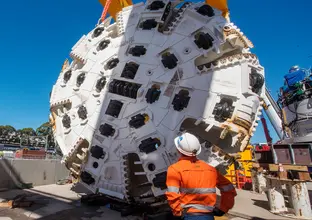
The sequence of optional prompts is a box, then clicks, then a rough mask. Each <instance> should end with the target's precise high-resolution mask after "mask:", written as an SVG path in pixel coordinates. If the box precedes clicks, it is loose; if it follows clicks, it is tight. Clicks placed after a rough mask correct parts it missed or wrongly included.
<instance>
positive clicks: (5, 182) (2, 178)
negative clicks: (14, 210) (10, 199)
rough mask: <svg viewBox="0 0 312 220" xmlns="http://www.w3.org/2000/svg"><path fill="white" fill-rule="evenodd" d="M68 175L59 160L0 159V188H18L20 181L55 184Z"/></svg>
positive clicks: (35, 184) (35, 183)
mask: <svg viewBox="0 0 312 220" xmlns="http://www.w3.org/2000/svg"><path fill="white" fill-rule="evenodd" d="M68 175H69V171H68V170H67V169H66V167H65V166H64V165H63V164H61V162H60V161H59V160H17V159H0V189H1V188H8V189H11V188H16V185H19V184H17V183H18V182H19V183H31V184H32V185H33V186H39V185H47V184H53V183H56V182H57V181H58V180H60V179H64V178H67V177H68Z"/></svg>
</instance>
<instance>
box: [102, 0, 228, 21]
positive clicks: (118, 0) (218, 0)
mask: <svg viewBox="0 0 312 220" xmlns="http://www.w3.org/2000/svg"><path fill="white" fill-rule="evenodd" d="M99 1H100V3H101V4H102V5H103V7H105V5H106V2H107V0H99ZM206 3H207V4H209V5H211V6H212V7H214V8H216V9H218V10H220V11H222V15H223V17H225V18H226V19H228V20H229V9H228V5H227V0H206ZM132 4H133V3H132V0H113V1H111V4H110V6H109V9H108V13H109V14H110V16H112V17H113V18H114V20H116V15H117V13H118V12H119V11H121V10H122V9H123V8H124V7H127V6H130V5H132Z"/></svg>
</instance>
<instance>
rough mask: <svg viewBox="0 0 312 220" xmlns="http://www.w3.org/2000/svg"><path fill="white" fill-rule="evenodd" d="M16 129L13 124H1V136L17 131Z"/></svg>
mask: <svg viewBox="0 0 312 220" xmlns="http://www.w3.org/2000/svg"><path fill="white" fill-rule="evenodd" d="M15 131H16V129H15V128H14V127H13V126H11V125H1V126H0V136H6V135H9V134H10V133H13V132H15Z"/></svg>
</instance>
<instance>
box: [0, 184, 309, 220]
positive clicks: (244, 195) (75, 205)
mask: <svg viewBox="0 0 312 220" xmlns="http://www.w3.org/2000/svg"><path fill="white" fill-rule="evenodd" d="M311 185H312V184H311ZM311 185H309V188H311ZM71 187H72V185H71V184H67V185H45V186H38V187H34V188H32V189H27V190H11V191H6V192H0V198H2V199H6V198H13V197H15V196H16V195H19V194H25V193H26V194H27V195H28V197H27V199H29V200H31V201H34V205H33V206H32V207H30V208H26V209H12V210H11V209H3V208H0V217H6V218H8V217H9V218H11V219H14V220H24V219H38V218H43V217H44V219H45V220H82V219H83V220H97V219H114V220H115V219H116V220H125V219H129V220H136V219H140V220H141V218H139V217H136V216H129V217H121V216H120V213H119V212H116V211H113V210H110V209H108V208H106V207H99V206H97V207H90V206H83V205H82V204H80V203H79V199H80V196H79V195H77V194H76V193H75V192H73V191H71V190H70V189H71ZM237 193H238V195H237V197H236V199H235V206H234V208H233V209H232V210H230V212H229V216H224V217H221V218H217V217H216V220H227V219H231V220H243V219H259V220H260V219H261V220H263V219H276V220H286V219H289V218H285V217H281V216H277V215H274V214H272V213H270V212H269V211H268V208H269V207H268V202H267V198H266V195H264V194H257V193H253V192H250V191H244V190H237ZM0 220H2V219H1V218H0Z"/></svg>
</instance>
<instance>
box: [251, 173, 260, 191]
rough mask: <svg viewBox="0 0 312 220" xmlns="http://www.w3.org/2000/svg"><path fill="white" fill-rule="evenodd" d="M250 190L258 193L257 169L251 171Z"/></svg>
mask: <svg viewBox="0 0 312 220" xmlns="http://www.w3.org/2000/svg"><path fill="white" fill-rule="evenodd" d="M251 182H252V191H254V192H257V193H259V183H258V179H257V171H255V170H252V171H251Z"/></svg>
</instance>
